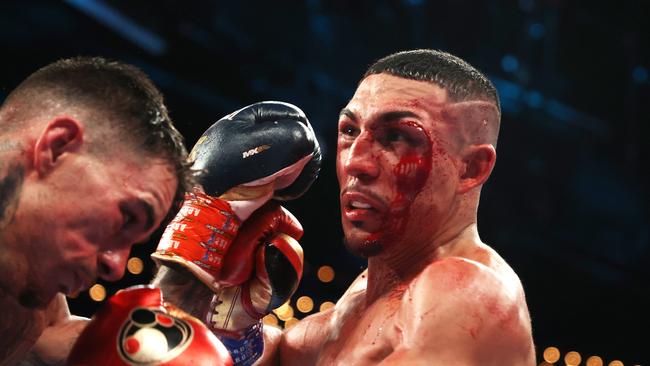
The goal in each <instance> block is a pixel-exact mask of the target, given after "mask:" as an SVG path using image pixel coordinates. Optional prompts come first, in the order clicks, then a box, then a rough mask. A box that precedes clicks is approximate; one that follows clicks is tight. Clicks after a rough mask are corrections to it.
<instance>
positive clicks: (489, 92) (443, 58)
mask: <svg viewBox="0 0 650 366" xmlns="http://www.w3.org/2000/svg"><path fill="white" fill-rule="evenodd" d="M382 73H386V74H390V75H393V76H398V77H401V78H405V79H412V80H419V81H428V82H431V83H434V84H436V85H437V86H439V87H441V88H443V89H445V90H446V91H447V95H448V96H449V98H450V99H451V100H452V101H454V102H461V101H469V100H485V101H489V102H492V103H494V105H495V106H496V107H497V110H498V111H499V114H501V105H500V103H499V95H498V93H497V90H496V88H495V87H494V85H493V84H492V83H491V82H490V80H488V78H487V77H485V75H483V74H482V73H481V72H480V71H478V70H477V69H476V68H474V67H473V66H472V65H470V64H468V63H467V62H465V61H463V60H462V59H460V58H458V57H456V56H454V55H451V54H449V53H446V52H442V51H438V50H429V49H420V50H411V51H403V52H397V53H394V54H392V55H388V56H386V57H384V58H382V59H380V60H378V61H376V62H375V63H374V64H372V65H370V67H369V68H368V70H367V71H366V73H365V74H364V75H363V78H362V80H363V79H365V78H366V77H368V76H370V75H374V74H382Z"/></svg>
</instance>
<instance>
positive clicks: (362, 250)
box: [343, 236, 384, 259]
mask: <svg viewBox="0 0 650 366" xmlns="http://www.w3.org/2000/svg"><path fill="white" fill-rule="evenodd" d="M343 245H344V246H345V248H346V249H347V250H348V252H350V253H352V254H353V255H355V256H357V257H361V258H366V259H368V258H370V257H374V256H377V255H379V254H380V253H381V252H382V251H383V248H384V244H383V242H382V241H381V240H378V239H375V240H364V241H361V242H360V243H352V241H351V240H350V239H348V238H347V237H345V236H344V237H343Z"/></svg>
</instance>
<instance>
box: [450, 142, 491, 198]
mask: <svg viewBox="0 0 650 366" xmlns="http://www.w3.org/2000/svg"><path fill="white" fill-rule="evenodd" d="M496 159H497V153H496V150H495V149H494V146H492V144H481V145H472V146H469V147H468V148H467V149H466V150H465V153H464V154H463V161H462V163H463V164H462V167H463V168H464V169H462V170H461V172H460V177H459V184H458V188H457V190H456V191H457V193H459V194H462V193H466V192H468V191H469V190H471V189H473V188H475V187H478V186H480V185H482V184H483V183H485V181H486V180H487V179H488V178H489V177H490V174H491V173H492V169H493V168H494V164H495V163H496Z"/></svg>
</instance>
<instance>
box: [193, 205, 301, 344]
mask: <svg viewBox="0 0 650 366" xmlns="http://www.w3.org/2000/svg"><path fill="white" fill-rule="evenodd" d="M302 233H303V231H302V227H301V226H300V223H299V222H298V221H297V220H296V218H295V217H294V216H293V215H292V214H291V213H290V212H289V211H287V210H286V209H284V208H283V207H282V206H280V205H279V204H278V203H276V202H269V203H267V204H266V205H265V206H263V207H261V208H260V209H259V210H258V211H256V212H255V213H254V214H253V215H252V216H251V217H250V218H249V219H248V220H247V221H246V222H245V223H244V225H243V226H242V228H241V230H240V233H239V235H238V236H237V239H236V241H235V242H234V243H233V244H232V247H231V249H230V251H229V252H228V254H227V255H226V257H225V260H224V267H223V272H222V281H224V282H227V283H228V284H229V285H231V286H230V287H225V288H223V289H222V290H220V291H218V292H216V293H215V295H214V297H213V299H212V303H211V306H210V312H209V313H208V315H207V319H206V323H207V324H208V326H209V327H210V329H212V330H213V331H215V333H217V334H218V335H220V336H227V337H229V338H238V337H240V336H241V335H242V334H243V333H245V331H246V330H247V329H248V328H250V327H251V326H254V325H255V324H257V322H258V320H259V319H261V318H262V317H264V316H265V315H266V314H268V313H270V312H271V310H273V309H275V308H277V307H279V306H280V305H282V304H283V303H284V302H286V301H287V300H288V299H289V298H290V297H291V295H293V293H294V292H295V290H296V288H297V287H298V283H299V282H300V278H301V277H302V269H303V252H302V248H301V247H300V244H298V242H297V239H300V237H301V236H302Z"/></svg>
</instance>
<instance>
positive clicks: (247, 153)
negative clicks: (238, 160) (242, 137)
mask: <svg viewBox="0 0 650 366" xmlns="http://www.w3.org/2000/svg"><path fill="white" fill-rule="evenodd" d="M270 148H271V145H262V146H258V147H256V148H253V149H250V150H248V151H244V152H243V153H242V158H243V159H246V158H249V157H251V156H253V155H255V154H259V153H261V152H262V151H265V150H268V149H270Z"/></svg>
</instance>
